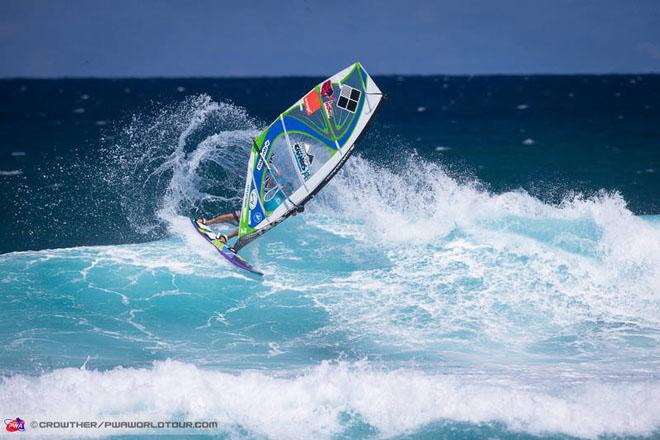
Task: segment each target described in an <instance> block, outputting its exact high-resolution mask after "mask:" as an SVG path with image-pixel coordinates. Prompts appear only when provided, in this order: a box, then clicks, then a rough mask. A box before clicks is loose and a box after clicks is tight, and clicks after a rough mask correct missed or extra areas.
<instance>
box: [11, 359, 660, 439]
mask: <svg viewBox="0 0 660 440" xmlns="http://www.w3.org/2000/svg"><path fill="white" fill-rule="evenodd" d="M2 387H3V392H2V394H0V407H2V409H3V411H5V412H6V413H7V414H21V415H22V416H23V417H24V418H25V419H26V420H27V422H28V423H29V422H30V421H31V420H105V421H111V420H177V419H178V420H180V419H185V420H213V421H217V422H218V423H219V431H231V430H233V429H234V428H235V427H240V428H242V429H243V430H245V431H247V433H248V434H249V435H250V436H264V437H267V438H273V439H323V438H332V437H333V435H336V434H338V433H341V432H342V431H344V430H346V429H350V426H347V425H346V422H345V421H344V422H342V420H346V417H345V415H351V416H353V417H359V418H360V419H361V420H362V421H363V422H364V423H366V424H368V425H369V426H371V427H372V428H373V429H376V430H377V432H378V434H379V436H380V437H390V436H395V435H403V434H410V433H412V432H415V431H416V430H418V429H420V428H423V427H424V426H425V425H428V424H429V423H433V422H441V421H445V420H452V421H459V422H468V423H485V422H495V421H497V422H502V423H504V424H506V425H507V427H508V428H509V429H512V430H519V431H525V432H530V433H535V434H541V433H563V434H568V435H574V436H580V437H590V438H595V437H596V436H598V435H601V434H606V433H612V434H636V435H645V434H650V433H652V432H653V431H654V430H657V429H658V427H660V411H659V409H660V383H659V382H657V381H646V382H632V383H630V382H616V383H614V382H603V381H601V382H584V383H578V384H571V385H567V386H564V387H560V388H559V389H557V390H554V391H547V390H540V389H538V388H537V387H535V386H533V385H530V384H528V383H524V382H521V381H519V380H514V379H510V378H501V377H488V376H484V375H461V376H456V375H434V374H425V373H421V372H419V371H414V370H408V369H399V370H394V371H382V370H378V369H373V368H370V367H369V366H368V365H367V364H364V363H362V364H353V365H347V364H328V363H322V364H321V365H319V366H316V367H313V368H310V369H308V370H305V371H301V372H299V373H297V374H289V375H287V376H280V375H277V374H273V373H270V374H269V373H264V372H257V371H244V372H241V373H228V372H222V371H214V370H206V369H200V368H198V367H196V366H194V365H191V364H185V363H180V362H173V361H165V362H157V363H155V364H154V366H153V368H149V369H135V368H117V369H114V370H111V371H106V372H98V371H87V370H85V369H73V368H71V369H60V370H55V371H53V372H50V373H47V374H44V375H42V376H39V377H29V376H13V377H9V378H4V379H3V382H2ZM61 432H62V431H60V433H61ZM126 432H128V431H126ZM55 433H57V432H55ZM72 433H75V434H77V435H85V434H88V435H99V433H98V432H93V431H82V430H77V431H73V432H72ZM22 434H24V435H30V434H32V435H44V434H45V432H44V431H38V430H29V429H28V430H27V431H26V432H25V433H22ZM101 434H105V435H111V434H114V435H116V434H118V432H117V431H114V430H113V431H105V432H102V433H101Z"/></svg>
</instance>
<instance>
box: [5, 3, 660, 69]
mask: <svg viewBox="0 0 660 440" xmlns="http://www.w3.org/2000/svg"><path fill="white" fill-rule="evenodd" d="M354 61H361V62H362V63H363V65H365V67H366V68H367V70H368V71H369V72H370V73H372V74H401V75H405V74H424V75H426V74H450V75H456V74H535V73H552V74H557V73H646V72H660V0H618V1H616V0H600V1H593V0H545V1H541V0H517V1H514V0H438V1H414V0H406V1H398V0H379V1H359V0H352V1H344V0H338V1H334V0H333V1H311V0H307V1H306V0H283V1H274V0H271V1H250V0H230V1H224V0H216V1H207V0H196V1H165V0H163V1H153V0H130V1H127V0H111V1H106V0H103V1H95V0H51V1H45V0H41V1H37V0H0V77H3V78H8V77H39V78H52V77H58V78H59V77H223V76H304V75H321V76H322V75H327V74H328V72H334V71H336V70H337V69H338V66H345V65H348V64H350V63H352V62H354Z"/></svg>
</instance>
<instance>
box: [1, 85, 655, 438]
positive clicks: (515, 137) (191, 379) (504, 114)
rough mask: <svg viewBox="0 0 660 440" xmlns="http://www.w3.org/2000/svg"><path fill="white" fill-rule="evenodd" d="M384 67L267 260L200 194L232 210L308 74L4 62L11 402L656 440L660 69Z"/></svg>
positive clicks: (4, 285)
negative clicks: (235, 237) (354, 126)
mask: <svg viewBox="0 0 660 440" xmlns="http://www.w3.org/2000/svg"><path fill="white" fill-rule="evenodd" d="M374 79H375V81H376V82H377V84H378V86H379V87H380V88H381V89H382V90H383V91H384V92H385V93H386V95H387V99H386V100H385V101H383V103H382V104H381V107H380V110H379V113H378V114H377V115H376V116H375V117H374V119H373V123H372V124H371V125H370V127H369V128H368V132H367V133H366V134H365V136H364V137H363V139H362V140H361V141H360V144H359V145H358V147H357V149H356V152H355V154H354V156H352V157H351V158H350V160H349V161H348V162H347V164H346V166H345V167H344V168H343V169H342V171H341V172H340V173H339V174H338V175H337V176H336V177H335V178H334V179H333V181H332V182H331V183H330V184H329V185H328V186H327V187H325V188H324V189H323V191H321V193H319V195H318V197H316V198H315V199H314V200H313V201H312V202H310V203H309V204H308V205H307V207H306V208H307V209H306V211H305V212H304V214H302V215H298V216H296V217H294V218H292V219H289V220H287V221H286V222H284V223H283V224H282V225H280V226H278V227H277V228H275V229H273V230H272V231H270V232H269V233H267V234H265V235H264V236H262V237H261V238H259V239H258V240H255V241H254V242H253V243H251V244H250V245H248V246H247V247H246V248H245V249H244V250H243V251H242V254H243V255H244V256H245V257H246V258H247V259H248V260H249V261H251V262H252V263H253V264H254V265H255V266H257V267H258V268H259V269H261V270H262V271H263V272H264V273H265V276H264V277H263V278H259V279H258V278H254V277H251V276H249V275H246V274H245V273H241V272H239V271H238V270H236V269H235V268H233V267H230V266H229V265H227V264H226V263H225V262H224V261H223V260H221V259H220V258H219V256H218V255H217V253H215V251H214V250H213V249H212V248H210V247H209V246H208V245H207V243H206V242H204V241H203V239H201V237H199V236H198V235H197V234H196V232H195V231H194V230H193V229H192V228H191V227H190V222H189V220H188V215H189V214H190V212H191V211H194V210H198V211H199V212H201V213H202V214H204V215H205V216H211V215H213V214H216V213H220V212H225V211H227V210H230V209H236V208H237V207H238V206H240V199H241V195H242V190H243V185H244V176H245V172H246V163H247V157H248V152H249V146H250V142H251V138H252V137H254V136H256V135H257V134H258V133H259V132H260V130H261V129H263V128H264V127H265V126H266V125H267V124H268V123H270V121H271V120H272V119H274V118H275V117H276V116H277V115H278V114H279V113H280V112H281V111H283V110H284V109H285V108H287V107H288V106H289V105H291V104H292V103H293V102H295V101H296V100H297V99H298V98H300V97H301V96H302V95H303V94H304V93H305V92H307V91H308V90H309V89H310V88H311V87H312V86H314V85H315V84H316V83H318V82H319V81H320V78H244V79H117V80H96V79H75V80H74V79H70V80H23V79H16V80H0V185H1V186H0V295H1V297H0V298H1V299H2V305H3V307H2V318H1V319H0V414H1V415H2V417H3V418H4V419H9V418H15V417H21V418H22V419H24V420H26V422H27V423H26V425H27V427H26V432H24V433H21V434H20V435H24V436H25V435H27V436H32V437H40V436H42V435H45V434H48V435H50V436H51V437H52V436H55V437H60V436H68V437H69V438H70V437H81V436H94V437H105V438H107V437H112V436H126V435H130V434H137V435H145V434H148V433H149V431H147V430H139V429H137V430H130V429H127V430H121V429H114V430H113V429H105V430H80V429H78V430H76V429H73V430H66V429H52V430H49V431H45V430H41V431H40V430H39V428H38V426H37V427H36V428H33V427H31V425H30V423H31V422H36V421H44V420H46V421H71V420H75V421H86V420H95V421H100V420H105V421H140V420H150V421H215V422H217V424H218V426H217V428H214V429H210V430H206V431H205V430H198V431H186V432H183V431H176V430H175V431H169V433H174V434H186V435H188V434H206V435H209V436H217V437H219V438H232V439H233V438H240V439H244V438H245V439H248V438H249V439H252V438H254V439H266V438H268V439H345V438H346V439H348V438H365V439H380V438H395V439H437V438H445V439H464V438H465V439H467V438H470V439H471V438H501V439H522V438H530V437H533V438H552V439H569V438H570V439H573V438H608V439H609V438H646V437H654V436H655V437H659V436H660V76H659V75H640V76H635V75H616V76H529V77H526V76H476V77H455V76H452V77H444V76H436V77H433V76H431V77H375V78H374ZM229 227H230V226H228V228H229ZM153 433H155V434H163V433H164V431H153ZM2 435H3V434H0V436H2ZM12 435H14V436H15V435H17V434H8V435H7V436H8V437H9V436H12ZM131 438H133V437H131Z"/></svg>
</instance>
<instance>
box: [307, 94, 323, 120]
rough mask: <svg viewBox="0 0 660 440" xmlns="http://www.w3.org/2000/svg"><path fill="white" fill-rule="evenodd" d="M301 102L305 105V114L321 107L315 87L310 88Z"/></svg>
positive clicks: (309, 113)
mask: <svg viewBox="0 0 660 440" xmlns="http://www.w3.org/2000/svg"><path fill="white" fill-rule="evenodd" d="M303 104H304V106H305V111H306V112H307V116H309V115H311V114H312V113H314V112H315V111H317V110H318V109H320V108H321V98H320V97H319V93H318V92H317V91H316V89H314V90H312V91H311V92H309V93H308V94H307V96H305V97H304V98H303Z"/></svg>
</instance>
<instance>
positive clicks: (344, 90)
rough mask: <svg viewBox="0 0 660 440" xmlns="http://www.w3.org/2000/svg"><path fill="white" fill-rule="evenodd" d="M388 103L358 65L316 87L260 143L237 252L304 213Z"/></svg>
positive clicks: (254, 156)
mask: <svg viewBox="0 0 660 440" xmlns="http://www.w3.org/2000/svg"><path fill="white" fill-rule="evenodd" d="M382 97H383V95H382V93H381V91H380V89H379V88H378V86H376V84H375V83H374V81H373V80H372V79H371V77H370V76H369V74H368V73H367V72H366V70H364V68H363V67H362V66H361V65H360V63H355V64H353V65H351V66H349V67H347V68H345V69H344V70H342V71H341V72H339V73H337V74H335V75H333V76H331V77H330V78H328V79H326V80H325V81H323V82H322V83H320V84H318V85H317V86H316V87H314V88H313V89H312V90H311V91H310V92H309V93H307V94H306V95H305V96H304V97H302V98H301V99H300V100H299V101H298V102H296V103H295V104H294V105H293V106H291V107H290V108H289V109H288V110H286V111H285V112H284V113H282V114H281V115H280V116H279V117H278V118H277V119H276V120H275V121H273V123H272V124H270V126H268V128H266V129H265V130H264V131H263V132H262V133H261V134H260V135H259V136H258V137H257V138H256V139H255V140H254V142H253V145H252V151H251V153H250V159H249V161H248V168H247V178H246V181H245V192H244V193H243V207H242V210H241V218H240V224H239V235H238V240H237V242H236V244H235V245H234V248H235V249H236V250H238V249H240V248H242V247H243V246H245V245H246V244H248V243H249V242H250V241H252V240H254V239H255V238H257V237H258V236H260V235H261V234H263V233H264V232H266V231H268V230H269V229H271V228H272V227H274V226H275V225H277V224H279V223H280V222H281V221H282V220H284V219H285V218H287V217H288V216H290V215H291V214H293V213H295V212H297V211H298V210H300V209H301V208H302V207H303V206H304V204H305V203H306V202H307V201H308V200H309V199H310V198H312V197H313V196H314V195H315V194H316V193H317V192H318V191H319V190H320V189H321V188H322V187H323V186H324V185H325V184H326V183H328V182H329V181H330V179H331V178H332V177H333V176H334V175H335V173H337V171H339V169H340V168H341V167H342V165H343V164H344V163H345V162H346V159H348V157H349V156H350V154H351V153H352V151H353V148H354V147H355V143H356V141H357V140H358V137H359V136H360V134H361V133H362V132H363V131H364V129H365V127H366V126H367V123H368V122H369V120H370V119H371V117H372V116H373V115H374V113H375V111H376V108H377V107H378V104H380V101H381V99H382Z"/></svg>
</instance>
